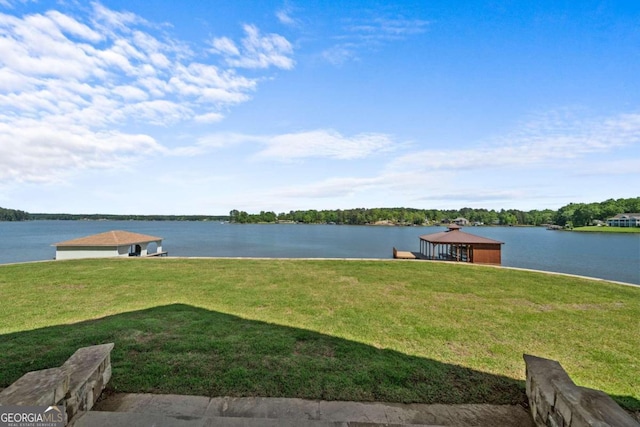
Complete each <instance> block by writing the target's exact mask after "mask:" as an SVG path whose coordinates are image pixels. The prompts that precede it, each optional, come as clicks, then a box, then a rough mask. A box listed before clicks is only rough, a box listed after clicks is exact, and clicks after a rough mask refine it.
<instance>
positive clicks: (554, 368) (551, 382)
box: [524, 354, 640, 427]
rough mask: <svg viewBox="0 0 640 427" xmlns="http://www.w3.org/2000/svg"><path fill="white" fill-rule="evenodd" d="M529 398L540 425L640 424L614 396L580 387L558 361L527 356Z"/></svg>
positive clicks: (633, 426) (605, 426)
mask: <svg viewBox="0 0 640 427" xmlns="http://www.w3.org/2000/svg"><path fill="white" fill-rule="evenodd" d="M524 361H525V364H526V366H527V397H528V398H529V406H530V408H531V415H532V417H533V420H534V422H535V424H536V426H538V427H543V426H544V427H595V426H597V427H609V426H610V427H640V424H638V423H637V422H636V421H635V420H633V418H631V416H629V414H627V413H626V412H625V411H624V410H623V409H622V408H620V406H618V405H617V404H616V403H615V402H614V401H613V399H611V397H609V396H608V395H607V394H606V393H603V392H601V391H599V390H593V389H589V388H585V387H579V386H576V385H575V384H574V382H573V381H572V380H571V378H569V375H567V373H566V372H565V370H564V369H563V368H562V366H560V363H558V362H556V361H555V360H549V359H543V358H540V357H536V356H530V355H528V354H525V355H524Z"/></svg>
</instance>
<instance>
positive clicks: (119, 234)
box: [53, 230, 162, 246]
mask: <svg viewBox="0 0 640 427" xmlns="http://www.w3.org/2000/svg"><path fill="white" fill-rule="evenodd" d="M158 240H162V237H154V236H147V235H146V234H138V233H132V232H130V231H122V230H114V231H107V232H106V233H100V234H94V235H93V236H86V237H80V238H79V239H73V240H67V241H65V242H59V243H54V244H53V246H125V245H135V244H137V243H148V242H156V241H158Z"/></svg>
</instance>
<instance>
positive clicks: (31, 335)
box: [0, 258, 640, 410]
mask: <svg viewBox="0 0 640 427" xmlns="http://www.w3.org/2000/svg"><path fill="white" fill-rule="evenodd" d="M0 301H2V305H1V307H2V308H1V309H0V387H6V386H7V385H8V384H10V383H11V382H13V381H14V380H16V379H17V378H18V377H20V376H21V375H22V374H24V373H25V372H27V371H29V370H35V369H43V368H47V367H53V366H58V365H60V364H62V363H63V362H64V360H66V358H68V357H69V356H70V355H71V354H72V353H73V352H74V351H75V350H76V349H77V348H78V347H81V346H86V345H92V344H98V343H105V342H115V348H114V352H113V354H112V363H113V374H114V376H113V379H112V380H111V383H110V388H111V389H112V390H115V391H122V392H155V393H183V394H196V395H209V396H217V395H232V396H287V397H302V398H312V399H341V400H342V399H344V400H363V401H367V400H379V401H391V402H425V403H433V402H438V403H501V404H503V403H521V402H524V400H525V396H524V381H523V380H524V362H523V360H522V354H523V353H530V354H534V355H538V356H542V357H547V358H551V359H555V360H558V361H560V363H561V364H562V365H563V366H564V367H565V369H566V370H567V371H568V373H569V375H571V377H572V378H573V379H574V381H575V382H576V383H577V384H578V385H582V386H586V387H592V388H597V389H601V390H603V391H605V392H607V393H609V394H610V395H611V396H612V397H614V399H616V401H618V402H619V403H620V404H621V405H623V406H624V407H626V408H627V409H632V410H640V361H639V360H640V359H639V358H638V355H639V354H640V335H639V334H638V331H640V288H634V287H627V286H621V285H615V284H611V283H607V282H602V281H591V280H586V279H580V278H573V277H564V276H556V275H547V274H541V273H533V272H527V271H516V270H508V269H499V268H492V267H480V266H470V265H457V264H446V263H430V262H417V261H413V262H401V261H342V260H334V261H325V260H315V261H309V260H249V259H247V260H231V259H229V260H220V259H216V260H213V259H212V260H205V259H201V260H196V259H193V260H186V259H175V258H166V259H122V260H116V259H111V260H81V261H57V262H43V263H30V264H17V265H5V266H0Z"/></svg>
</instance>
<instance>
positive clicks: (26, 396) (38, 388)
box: [0, 368, 69, 406]
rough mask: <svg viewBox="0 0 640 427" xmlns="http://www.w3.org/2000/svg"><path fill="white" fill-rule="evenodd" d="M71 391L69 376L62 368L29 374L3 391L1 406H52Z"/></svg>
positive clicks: (0, 397)
mask: <svg viewBox="0 0 640 427" xmlns="http://www.w3.org/2000/svg"><path fill="white" fill-rule="evenodd" d="M68 390H69V374H68V373H67V372H66V371H65V370H63V369H61V368H51V369H43V370H40V371H32V372H27V373H26V374H24V375H23V376H22V377H20V378H19V379H18V380H17V381H16V382H14V383H13V384H11V385H10V386H9V387H7V388H5V389H4V390H2V392H1V393H0V405H3V406H7V405H21V406H50V405H56V404H57V403H59V402H60V401H61V400H62V399H63V398H64V396H65V395H66V393H67V391H68Z"/></svg>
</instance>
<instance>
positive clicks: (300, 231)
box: [0, 221, 640, 284]
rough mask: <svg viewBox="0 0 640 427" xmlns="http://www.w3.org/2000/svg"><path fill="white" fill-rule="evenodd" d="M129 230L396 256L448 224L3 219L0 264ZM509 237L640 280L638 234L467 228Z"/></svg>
mask: <svg viewBox="0 0 640 427" xmlns="http://www.w3.org/2000/svg"><path fill="white" fill-rule="evenodd" d="M109 230H127V231H133V232H136V233H142V234H150V235H152V236H158V237H162V238H163V239H164V240H163V249H164V250H167V251H169V255H170V256H185V257H189V256H206V257H269V258H277V257H284V258H391V257H392V255H391V253H392V248H393V247H394V246H395V247H397V248H398V249H401V250H409V251H417V250H419V247H420V246H419V239H418V236H420V235H422V234H429V233H435V232H438V231H442V230H444V228H443V227H384V226H382V227H381V226H348V225H303V224H243V225H240V224H221V223H218V222H173V221H166V222H165V221H25V222H0V264H6V263H12V262H23V261H38V260H48V259H53V258H54V256H55V248H54V247H52V246H51V245H52V244H53V243H56V242H61V241H65V240H69V239H74V238H78V237H83V236H87V235H90V234H96V233H102V232H105V231H109ZM465 231H467V232H469V233H473V234H477V235H479V236H484V237H488V238H491V239H495V240H499V241H502V242H505V244H504V245H503V247H502V264H503V265H504V266H509V267H522V268H531V269H535V270H547V271H555V272H562V273H570V274H579V275H584V276H591V277H597V278H602V279H609V280H617V281H622V282H628V283H634V284H640V234H613V233H577V232H564V231H549V230H546V229H544V228H540V227H466V228H465Z"/></svg>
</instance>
